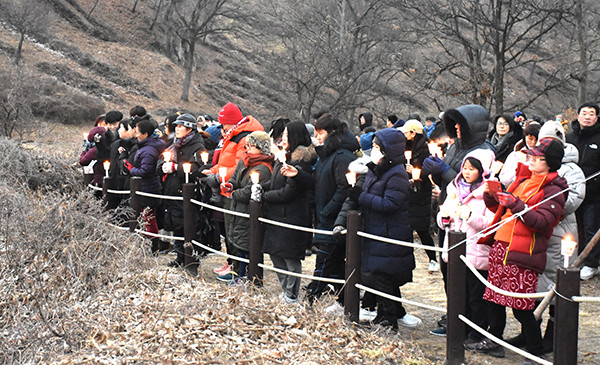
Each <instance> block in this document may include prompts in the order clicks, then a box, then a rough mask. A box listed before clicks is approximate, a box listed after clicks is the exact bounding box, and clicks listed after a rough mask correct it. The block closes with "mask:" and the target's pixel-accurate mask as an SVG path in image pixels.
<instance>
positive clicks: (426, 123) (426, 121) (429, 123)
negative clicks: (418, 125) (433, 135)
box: [425, 119, 433, 128]
mask: <svg viewBox="0 0 600 365" xmlns="http://www.w3.org/2000/svg"><path fill="white" fill-rule="evenodd" d="M432 124H433V121H432V120H431V119H427V120H425V125H426V126H427V128H429V127H431V125H432Z"/></svg>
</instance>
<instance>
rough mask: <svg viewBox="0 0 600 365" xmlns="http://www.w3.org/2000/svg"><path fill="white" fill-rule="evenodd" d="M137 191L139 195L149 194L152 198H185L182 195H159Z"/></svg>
mask: <svg viewBox="0 0 600 365" xmlns="http://www.w3.org/2000/svg"><path fill="white" fill-rule="evenodd" d="M135 193H136V194H137V195H141V196H147V197H150V198H157V199H166V200H183V197H182V196H172V195H159V194H152V193H145V192H143V191H136V192H135Z"/></svg>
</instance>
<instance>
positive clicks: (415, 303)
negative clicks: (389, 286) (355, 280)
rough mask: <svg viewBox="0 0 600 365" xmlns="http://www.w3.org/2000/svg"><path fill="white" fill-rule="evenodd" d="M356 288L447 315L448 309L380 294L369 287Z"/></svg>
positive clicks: (359, 286) (357, 285)
mask: <svg viewBox="0 0 600 365" xmlns="http://www.w3.org/2000/svg"><path fill="white" fill-rule="evenodd" d="M356 287H357V288H358V289H362V290H364V291H368V292H370V293H373V294H376V295H379V296H380V297H384V298H387V299H389V300H394V301H396V302H400V303H405V304H409V305H414V306H415V307H421V308H426V309H431V310H434V311H437V312H440V313H446V308H442V307H436V306H433V305H428V304H422V303H419V302H414V301H412V300H408V299H404V298H398V297H395V296H393V295H390V294H387V293H384V292H380V291H379V290H375V289H372V288H369V287H368V286H364V285H361V284H356Z"/></svg>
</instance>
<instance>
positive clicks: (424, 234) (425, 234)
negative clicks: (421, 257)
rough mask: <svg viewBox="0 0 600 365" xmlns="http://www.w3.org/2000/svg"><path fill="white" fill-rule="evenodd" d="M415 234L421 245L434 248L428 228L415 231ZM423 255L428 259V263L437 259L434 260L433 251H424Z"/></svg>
mask: <svg viewBox="0 0 600 365" xmlns="http://www.w3.org/2000/svg"><path fill="white" fill-rule="evenodd" d="M415 232H417V234H418V235H419V239H420V240H421V243H422V244H423V245H425V246H431V247H434V244H433V238H431V235H430V234H429V228H427V229H415ZM425 253H426V254H427V257H428V258H429V261H437V259H436V258H435V251H432V250H425Z"/></svg>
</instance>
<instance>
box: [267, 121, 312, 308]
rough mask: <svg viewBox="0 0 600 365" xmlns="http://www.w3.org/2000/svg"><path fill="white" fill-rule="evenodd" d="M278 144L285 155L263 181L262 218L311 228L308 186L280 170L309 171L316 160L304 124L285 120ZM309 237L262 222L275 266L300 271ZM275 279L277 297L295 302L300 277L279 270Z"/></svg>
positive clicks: (268, 251)
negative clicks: (289, 166)
mask: <svg viewBox="0 0 600 365" xmlns="http://www.w3.org/2000/svg"><path fill="white" fill-rule="evenodd" d="M281 145H282V147H283V151H285V153H286V156H285V158H280V159H277V160H276V161H275V166H274V167H273V176H272V178H271V180H270V182H269V183H268V184H263V186H265V192H264V193H263V194H262V201H263V202H264V204H265V205H264V215H265V218H268V219H272V220H277V221H280V222H283V223H288V224H293V225H298V226H302V227H312V216H311V214H310V213H311V212H310V206H309V198H308V195H309V193H310V189H311V188H312V187H311V186H310V185H309V184H301V183H300V182H299V181H296V180H294V179H293V178H288V177H285V176H284V175H283V174H282V172H281V170H282V167H283V165H284V164H287V165H292V166H294V167H295V168H296V169H300V170H304V171H308V172H310V171H311V170H312V165H313V164H314V163H315V162H316V160H317V153H316V151H315V148H314V147H313V146H312V141H311V139H310V135H309V134H308V130H307V129H306V126H305V125H304V123H303V122H290V123H288V124H287V125H286V127H285V129H284V130H283V133H282V135H281ZM286 161H287V162H286ZM290 237H293V239H290ZM311 239H312V234H310V233H305V232H300V231H295V230H291V229H288V228H284V227H279V226H274V225H272V224H266V225H265V238H264V242H263V251H264V252H266V253H268V254H269V255H270V257H271V261H272V262H273V265H274V266H275V267H276V268H278V269H283V270H287V271H291V272H295V273H302V262H301V260H302V259H304V256H305V254H304V252H305V249H306V248H307V247H309V245H310V243H311ZM277 278H278V279H279V284H280V285H281V289H282V294H281V296H280V297H281V298H282V299H283V300H284V301H285V302H288V303H290V302H296V301H297V300H298V292H299V290H300V278H298V277H294V276H289V275H285V274H281V273H277Z"/></svg>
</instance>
